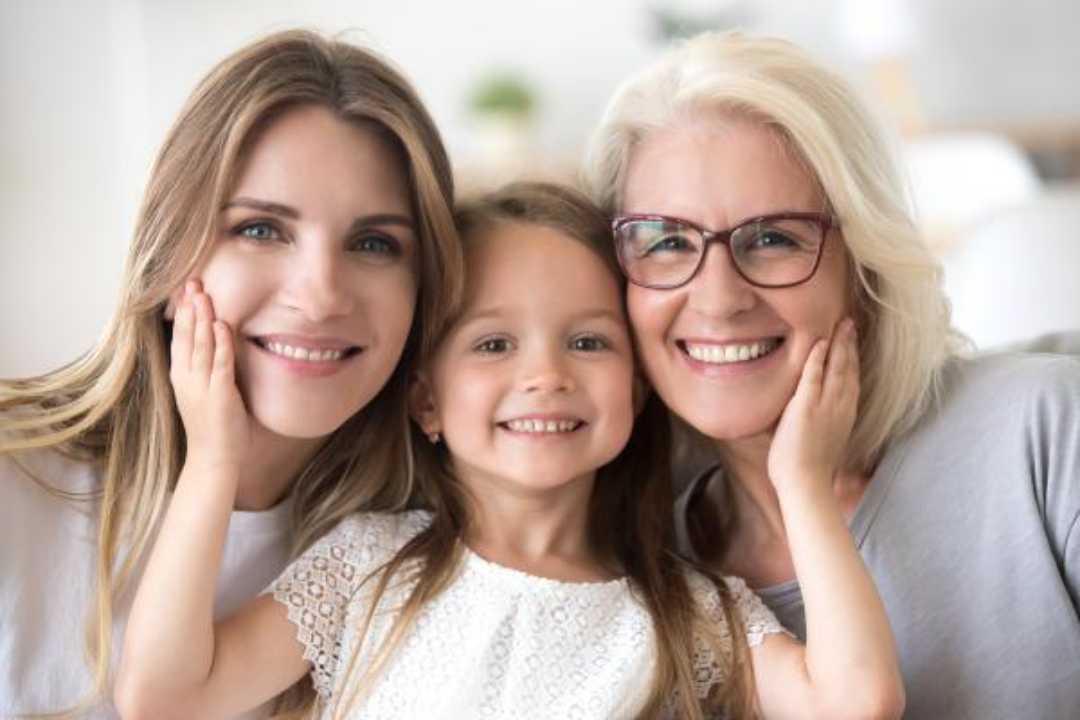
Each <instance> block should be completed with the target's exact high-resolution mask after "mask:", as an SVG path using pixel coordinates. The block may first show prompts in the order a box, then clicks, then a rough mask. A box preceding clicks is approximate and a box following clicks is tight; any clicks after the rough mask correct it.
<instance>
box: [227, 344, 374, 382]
mask: <svg viewBox="0 0 1080 720" xmlns="http://www.w3.org/2000/svg"><path fill="white" fill-rule="evenodd" d="M248 339H249V340H250V342H251V343H252V344H253V345H255V346H256V347H257V348H259V349H260V350H261V351H262V352H263V353H265V354H266V355H267V356H269V357H270V358H271V359H273V360H274V361H275V362H276V363H279V364H281V365H282V366H283V367H285V369H287V370H288V371H290V372H292V373H295V374H298V375H303V376H308V377H326V376H328V375H333V374H335V373H337V372H339V371H340V370H342V369H343V368H344V367H345V366H346V365H347V364H348V362H349V361H350V360H352V359H353V358H355V357H357V356H358V355H359V354H360V353H362V352H363V350H364V348H362V347H360V346H359V345H354V344H352V343H350V342H348V341H347V340H342V339H340V338H332V337H306V336H301V335H284V334H274V335H258V336H252V337H249V338H248Z"/></svg>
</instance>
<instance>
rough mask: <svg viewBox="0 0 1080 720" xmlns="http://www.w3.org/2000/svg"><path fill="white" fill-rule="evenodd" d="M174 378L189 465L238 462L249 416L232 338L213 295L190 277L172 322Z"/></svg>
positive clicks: (247, 440) (247, 441) (246, 437)
mask: <svg viewBox="0 0 1080 720" xmlns="http://www.w3.org/2000/svg"><path fill="white" fill-rule="evenodd" d="M170 352H171V355H172V367H171V369H170V372H169V379H170V381H171V382H172V386H173V392H175V393H176V404H177V407H178V409H179V411H180V418H181V419H182V420H183V422H184V430H185V432H186V435H187V459H186V460H185V463H186V464H189V465H190V464H192V463H197V464H200V465H203V466H220V465H232V466H237V467H238V466H239V465H240V464H241V463H242V461H243V458H244V453H245V452H246V450H247V448H248V446H249V444H250V433H251V430H250V420H249V418H248V413H247V410H246V409H245V407H244V402H243V400H242V399H241V397H240V391H239V390H238V389H237V387H236V378H235V365H236V362H235V357H234V353H233V336H232V331H231V330H230V328H229V326H228V325H227V324H226V323H225V322H224V321H222V320H216V319H215V315H214V306H213V303H212V302H211V300H210V296H209V295H207V294H206V293H205V292H203V291H202V286H201V284H200V283H199V282H198V281H197V280H189V281H188V282H187V284H186V285H185V288H184V294H183V296H182V297H181V298H180V300H179V302H178V303H177V307H176V315H175V319H174V322H173V337H172V347H171V348H170Z"/></svg>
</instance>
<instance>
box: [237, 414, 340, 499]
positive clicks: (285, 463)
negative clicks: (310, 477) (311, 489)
mask: <svg viewBox="0 0 1080 720" xmlns="http://www.w3.org/2000/svg"><path fill="white" fill-rule="evenodd" d="M325 440H326V438H288V437H284V436H282V435H278V434H276V433H273V432H271V431H269V430H267V429H266V428H264V427H262V426H261V425H259V424H257V423H256V424H255V427H253V428H252V441H251V452H250V453H249V454H248V458H247V462H246V463H245V465H244V474H243V476H242V477H241V478H240V484H239V486H238V487H237V490H236V503H235V504H234V508H235V509H236V510H250V511H258V510H268V509H269V508H271V507H273V506H274V505H277V504H278V503H279V502H281V500H282V499H283V498H284V497H285V496H286V495H288V494H289V491H290V490H292V484H293V482H294V481H295V480H296V476H297V475H299V474H300V471H301V470H303V468H304V466H305V465H307V463H308V462H309V461H310V460H311V458H312V457H314V456H315V453H316V452H317V451H318V449H319V447H320V446H321V445H322V443H323V442H324V441H325Z"/></svg>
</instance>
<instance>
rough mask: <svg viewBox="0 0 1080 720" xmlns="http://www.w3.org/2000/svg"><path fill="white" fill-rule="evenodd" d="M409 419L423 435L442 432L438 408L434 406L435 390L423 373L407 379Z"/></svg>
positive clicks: (420, 372)
mask: <svg viewBox="0 0 1080 720" xmlns="http://www.w3.org/2000/svg"><path fill="white" fill-rule="evenodd" d="M409 417H411V418H412V419H413V422H415V423H416V424H417V425H419V426H420V429H421V430H422V431H423V432H424V434H425V435H431V434H432V433H438V432H442V421H441V420H440V418H439V408H438V407H437V406H436V405H435V390H434V388H433V387H432V385H431V380H430V379H429V378H428V376H427V373H425V372H423V371H418V372H415V373H413V375H412V377H411V378H410V379H409Z"/></svg>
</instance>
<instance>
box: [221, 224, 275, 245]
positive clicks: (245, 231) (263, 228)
mask: <svg viewBox="0 0 1080 720" xmlns="http://www.w3.org/2000/svg"><path fill="white" fill-rule="evenodd" d="M233 232H234V233H236V234H237V235H240V236H241V237H245V238H248V239H249V240H254V241H255V242H260V243H262V242H269V241H271V240H278V239H280V238H281V233H280V232H278V229H277V227H275V226H274V224H273V223H268V222H264V221H258V222H251V223H247V224H245V225H240V226H239V227H237V228H236V229H235V230H233Z"/></svg>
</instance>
